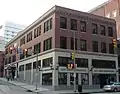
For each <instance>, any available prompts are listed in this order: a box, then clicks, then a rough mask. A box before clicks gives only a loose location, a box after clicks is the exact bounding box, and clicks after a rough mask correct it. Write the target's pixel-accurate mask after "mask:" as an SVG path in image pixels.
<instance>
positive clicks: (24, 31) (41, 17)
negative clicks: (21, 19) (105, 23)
mask: <svg viewBox="0 0 120 94" xmlns="http://www.w3.org/2000/svg"><path fill="white" fill-rule="evenodd" d="M59 8H61V9H66V10H68V11H69V10H72V11H76V12H81V13H83V14H85V15H88V14H89V16H97V17H98V18H99V17H100V18H103V19H107V20H110V21H113V22H115V20H114V19H109V18H105V17H102V16H98V15H94V14H91V13H87V12H82V11H79V10H75V9H70V8H66V7H62V6H58V5H55V6H53V7H52V8H51V9H49V10H48V11H47V12H45V13H44V14H43V15H42V16H40V17H39V18H38V19H37V20H35V21H34V22H33V23H32V24H30V25H29V26H28V27H26V28H25V29H24V30H23V31H21V32H19V33H18V34H17V35H16V36H15V37H14V38H13V39H12V40H10V41H9V42H8V43H7V44H6V46H9V45H10V44H11V43H13V42H14V41H15V40H16V39H17V38H19V37H21V36H22V35H23V34H25V33H26V32H27V31H28V30H29V29H31V28H32V27H33V26H34V25H36V24H37V23H39V22H40V21H41V20H43V19H44V18H45V17H46V16H48V15H49V14H50V13H52V12H54V11H55V10H56V9H59Z"/></svg>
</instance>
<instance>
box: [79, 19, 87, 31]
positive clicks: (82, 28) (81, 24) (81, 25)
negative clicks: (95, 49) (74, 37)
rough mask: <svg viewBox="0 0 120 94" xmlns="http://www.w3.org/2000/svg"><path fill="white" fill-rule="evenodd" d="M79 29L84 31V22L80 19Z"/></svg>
mask: <svg viewBox="0 0 120 94" xmlns="http://www.w3.org/2000/svg"><path fill="white" fill-rule="evenodd" d="M80 31H81V32H86V22H85V21H80Z"/></svg>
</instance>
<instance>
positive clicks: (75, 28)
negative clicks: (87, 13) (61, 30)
mask: <svg viewBox="0 0 120 94" xmlns="http://www.w3.org/2000/svg"><path fill="white" fill-rule="evenodd" d="M71 30H77V20H75V19H71Z"/></svg>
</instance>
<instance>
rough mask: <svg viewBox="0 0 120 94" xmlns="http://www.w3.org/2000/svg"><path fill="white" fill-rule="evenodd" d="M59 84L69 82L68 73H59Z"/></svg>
mask: <svg viewBox="0 0 120 94" xmlns="http://www.w3.org/2000/svg"><path fill="white" fill-rule="evenodd" d="M58 80H59V85H66V84H67V73H59V74H58Z"/></svg>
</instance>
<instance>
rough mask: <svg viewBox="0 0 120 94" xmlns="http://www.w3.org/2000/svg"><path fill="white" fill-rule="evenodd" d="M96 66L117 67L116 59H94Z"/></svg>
mask: <svg viewBox="0 0 120 94" xmlns="http://www.w3.org/2000/svg"><path fill="white" fill-rule="evenodd" d="M92 65H93V67H94V68H111V69H112V68H115V61H110V60H97V59H92Z"/></svg>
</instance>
